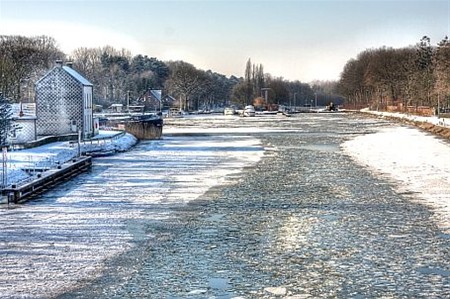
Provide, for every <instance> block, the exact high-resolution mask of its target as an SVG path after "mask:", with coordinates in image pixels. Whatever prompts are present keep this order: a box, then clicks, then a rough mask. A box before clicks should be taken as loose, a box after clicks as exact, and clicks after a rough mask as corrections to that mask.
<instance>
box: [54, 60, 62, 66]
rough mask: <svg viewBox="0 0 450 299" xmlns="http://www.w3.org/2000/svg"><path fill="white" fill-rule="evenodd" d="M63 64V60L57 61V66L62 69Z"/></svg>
mask: <svg viewBox="0 0 450 299" xmlns="http://www.w3.org/2000/svg"><path fill="white" fill-rule="evenodd" d="M62 63H63V62H62V60H61V59H58V60H56V61H55V64H56V66H57V67H62Z"/></svg>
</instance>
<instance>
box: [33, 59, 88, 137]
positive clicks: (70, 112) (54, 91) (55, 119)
mask: <svg viewBox="0 0 450 299" xmlns="http://www.w3.org/2000/svg"><path fill="white" fill-rule="evenodd" d="M35 88H36V117H37V121H36V129H37V135H38V136H39V137H41V136H61V135H70V134H78V133H81V137H82V138H83V139H86V138H90V137H92V136H93V135H94V124H93V105H92V92H93V85H92V83H91V82H89V81H88V80H87V79H86V78H84V77H83V76H82V75H81V74H79V73H78V72H77V71H75V70H74V69H73V68H72V67H71V66H70V65H65V66H63V65H62V62H61V61H57V63H56V66H55V67H54V68H53V69H51V70H50V71H49V72H48V73H47V74H45V75H44V76H43V77H42V78H41V79H39V80H38V81H37V82H36V87H35Z"/></svg>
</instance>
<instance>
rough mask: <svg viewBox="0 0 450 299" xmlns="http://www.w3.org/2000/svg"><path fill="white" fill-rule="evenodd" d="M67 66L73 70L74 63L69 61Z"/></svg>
mask: <svg viewBox="0 0 450 299" xmlns="http://www.w3.org/2000/svg"><path fill="white" fill-rule="evenodd" d="M66 65H67V66H68V67H70V68H71V69H73V61H67V62H66Z"/></svg>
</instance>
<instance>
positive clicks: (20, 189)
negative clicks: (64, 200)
mask: <svg viewBox="0 0 450 299" xmlns="http://www.w3.org/2000/svg"><path fill="white" fill-rule="evenodd" d="M91 166H92V157H80V158H74V159H73V160H71V161H70V162H66V163H64V164H61V165H59V166H58V167H57V168H56V169H51V170H48V171H45V172H42V173H39V174H37V176H36V179H34V180H32V181H30V182H27V183H25V184H22V185H11V186H10V187H7V188H5V189H3V191H2V195H3V196H5V197H7V201H8V203H11V202H13V203H19V202H21V201H24V200H26V199H28V198H30V197H31V196H33V195H37V194H40V193H43V192H45V191H47V190H48V189H50V188H52V187H53V186H55V185H57V184H60V183H62V182H65V181H67V180H69V179H70V178H72V177H74V176H77V175H78V174H80V173H82V172H85V171H87V170H89V169H90V168H91Z"/></svg>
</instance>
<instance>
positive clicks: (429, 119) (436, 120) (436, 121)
mask: <svg viewBox="0 0 450 299" xmlns="http://www.w3.org/2000/svg"><path fill="white" fill-rule="evenodd" d="M361 111H362V112H364V113H369V114H373V115H378V116H387V117H395V118H398V119H404V120H409V121H417V122H426V123H431V124H433V125H436V126H442V127H450V119H449V118H442V117H437V116H420V115H414V114H407V113H399V112H385V111H372V110H369V109H367V108H366V109H362V110H361Z"/></svg>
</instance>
